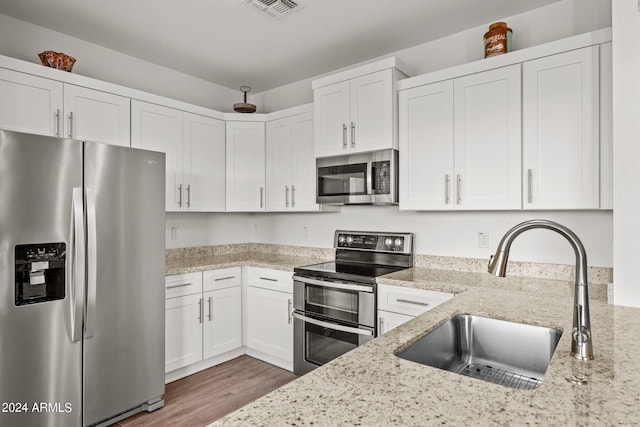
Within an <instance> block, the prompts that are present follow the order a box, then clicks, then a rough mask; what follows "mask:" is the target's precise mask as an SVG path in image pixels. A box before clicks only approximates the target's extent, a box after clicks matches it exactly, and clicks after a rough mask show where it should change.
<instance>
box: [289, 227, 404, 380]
mask: <svg viewBox="0 0 640 427" xmlns="http://www.w3.org/2000/svg"><path fill="white" fill-rule="evenodd" d="M334 247H335V248H336V258H335V261H331V262H324V263H320V264H313V265H308V266H304V267H298V268H296V269H294V276H293V279H294V285H293V307H294V312H293V317H294V325H293V334H294V361H293V370H294V373H295V374H296V375H302V374H305V373H307V372H309V371H311V370H313V369H315V368H317V367H318V366H321V365H324V364H325V363H327V362H329V361H331V360H333V359H335V358H336V357H338V356H340V355H342V354H344V353H346V352H348V351H350V350H352V349H354V348H355V347H357V346H359V345H361V344H364V343H366V342H367V341H370V340H372V339H373V338H374V337H375V336H377V329H376V306H377V302H376V299H377V298H376V296H377V292H376V279H377V278H378V277H380V276H383V275H385V274H389V273H393V272H396V271H400V270H403V269H405V268H409V267H411V266H412V265H413V235H412V233H390V232H380V233H378V232H364V231H340V230H338V231H336V232H335V238H334Z"/></svg>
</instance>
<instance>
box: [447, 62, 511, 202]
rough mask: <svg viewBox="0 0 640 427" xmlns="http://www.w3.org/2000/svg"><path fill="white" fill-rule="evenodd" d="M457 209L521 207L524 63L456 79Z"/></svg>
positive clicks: (454, 192) (455, 183) (454, 179)
mask: <svg viewBox="0 0 640 427" xmlns="http://www.w3.org/2000/svg"><path fill="white" fill-rule="evenodd" d="M453 92H454V100H453V104H454V168H455V172H454V177H453V185H452V187H453V192H452V193H453V194H454V195H455V196H454V197H455V199H454V200H453V205H454V206H455V209H465V210H475V209H520V208H521V207H522V206H521V192H520V191H521V190H520V188H521V187H520V171H521V166H520V159H521V153H522V151H521V150H522V149H521V146H522V144H521V135H520V132H521V129H522V128H521V120H520V106H521V95H520V65H519V64H516V65H511V66H509V67H503V68H497V69H495V70H490V71H485V72H482V73H477V74H472V75H469V76H465V77H461V78H458V79H455V81H454V89H453Z"/></svg>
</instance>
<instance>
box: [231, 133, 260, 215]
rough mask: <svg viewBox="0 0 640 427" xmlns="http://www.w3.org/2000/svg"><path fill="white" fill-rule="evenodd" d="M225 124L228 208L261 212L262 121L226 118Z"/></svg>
mask: <svg viewBox="0 0 640 427" xmlns="http://www.w3.org/2000/svg"><path fill="white" fill-rule="evenodd" d="M226 125H227V149H226V159H227V161H226V165H227V173H226V175H227V184H226V188H227V190H226V200H227V211H236V212H238V211H239V212H258V211H264V210H265V125H264V122H246V121H228V122H227V123H226Z"/></svg>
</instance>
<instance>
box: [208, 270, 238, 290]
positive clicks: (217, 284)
mask: <svg viewBox="0 0 640 427" xmlns="http://www.w3.org/2000/svg"><path fill="white" fill-rule="evenodd" d="M241 272H242V269H241V267H230V268H221V269H219V270H209V271H204V272H203V273H202V282H203V283H202V286H203V289H204V291H205V292H208V291H216V290H218V289H225V288H231V287H234V286H240V285H241V284H242V273H241Z"/></svg>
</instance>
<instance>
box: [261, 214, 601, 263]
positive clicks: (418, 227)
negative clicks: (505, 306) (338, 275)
mask: <svg viewBox="0 0 640 427" xmlns="http://www.w3.org/2000/svg"><path fill="white" fill-rule="evenodd" d="M535 218H544V219H551V220H554V221H557V222H559V223H561V224H563V225H566V226H568V227H569V228H571V229H572V230H573V231H574V232H575V233H576V234H577V235H578V236H579V237H580V239H581V240H582V242H583V243H584V245H585V248H586V250H587V255H588V262H589V265H593V266H599V267H611V248H612V241H611V228H612V225H611V212H610V211H609V212H604V211H589V212H576V211H572V212H520V211H510V212H412V211H399V210H398V207H397V206H344V207H342V209H341V212H335V213H334V212H326V213H320V214H316V213H313V214H311V213H304V214H303V213H299V214H293V213H281V214H277V213H270V214H262V215H254V216H253V217H251V219H250V220H251V221H252V222H251V223H250V224H249V226H250V227H251V226H253V225H254V224H255V225H257V234H256V236H255V240H254V241H256V242H259V243H278V244H284V245H299V246H318V247H325V248H330V247H332V246H333V234H334V231H335V230H339V229H346V230H374V231H400V232H404V231H408V232H413V233H415V247H414V249H415V252H416V253H419V254H428V255H440V256H453V257H464V258H487V259H488V257H489V255H491V254H493V253H494V252H495V249H496V247H497V245H498V242H499V241H500V239H501V238H502V236H503V235H504V233H505V232H506V231H507V230H508V229H510V228H511V227H513V226H514V225H516V224H517V223H520V222H522V221H526V220H529V219H535ZM478 232H488V233H489V245H488V247H487V248H480V247H479V242H478ZM510 259H512V260H518V261H529V262H545V263H554V264H573V263H574V262H575V255H574V252H573V250H572V249H571V246H570V245H569V244H568V242H567V241H566V240H565V239H564V238H562V237H561V236H559V235H557V234H555V233H553V232H550V231H548V230H532V231H528V232H526V233H525V234H523V235H521V236H519V237H518V239H516V241H515V242H514V244H513V246H512V250H511V256H510Z"/></svg>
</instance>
